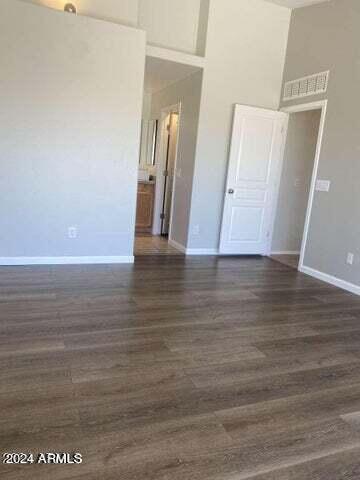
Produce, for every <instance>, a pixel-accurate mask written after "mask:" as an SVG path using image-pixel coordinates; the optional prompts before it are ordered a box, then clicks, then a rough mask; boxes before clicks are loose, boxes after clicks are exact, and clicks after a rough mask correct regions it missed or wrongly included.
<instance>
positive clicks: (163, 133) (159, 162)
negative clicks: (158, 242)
mask: <svg viewBox="0 0 360 480" xmlns="http://www.w3.org/2000/svg"><path fill="white" fill-rule="evenodd" d="M171 113H178V115H179V121H178V129H177V144H176V158H175V165H174V178H173V188H172V198H171V207H170V208H171V211H170V221H169V238H170V239H171V232H172V214H173V208H174V198H175V189H176V169H177V161H178V153H179V135H180V125H181V102H179V103H176V104H175V105H169V106H168V107H164V108H162V109H161V115H160V138H159V145H158V154H157V158H156V182H155V201H154V219H153V227H152V234H153V235H161V233H162V232H161V218H160V215H161V213H162V207H163V199H164V187H165V178H164V174H163V173H164V170H165V162H166V154H167V135H168V132H167V129H166V124H165V120H166V118H167V117H168V115H170V114H171Z"/></svg>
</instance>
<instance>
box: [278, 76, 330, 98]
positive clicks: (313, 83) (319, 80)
mask: <svg viewBox="0 0 360 480" xmlns="http://www.w3.org/2000/svg"><path fill="white" fill-rule="evenodd" d="M329 75H330V71H327V72H321V73H317V74H316V75H310V76H308V77H303V78H298V79H297V80H292V81H291V82H286V83H285V88H284V97H283V100H284V101H286V100H295V99H296V98H301V97H308V96H310V95H319V94H320V93H325V92H326V90H327V87H328V83H329Z"/></svg>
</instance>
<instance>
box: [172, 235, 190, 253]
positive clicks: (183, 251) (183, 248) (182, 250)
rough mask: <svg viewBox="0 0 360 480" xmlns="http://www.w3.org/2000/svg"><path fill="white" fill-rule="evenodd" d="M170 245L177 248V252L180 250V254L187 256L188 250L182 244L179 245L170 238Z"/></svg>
mask: <svg viewBox="0 0 360 480" xmlns="http://www.w3.org/2000/svg"><path fill="white" fill-rule="evenodd" d="M169 245H171V246H172V247H174V248H176V250H179V251H180V252H182V253H185V254H186V248H185V247H184V245H181V243H178V242H176V241H175V240H172V239H171V238H169Z"/></svg>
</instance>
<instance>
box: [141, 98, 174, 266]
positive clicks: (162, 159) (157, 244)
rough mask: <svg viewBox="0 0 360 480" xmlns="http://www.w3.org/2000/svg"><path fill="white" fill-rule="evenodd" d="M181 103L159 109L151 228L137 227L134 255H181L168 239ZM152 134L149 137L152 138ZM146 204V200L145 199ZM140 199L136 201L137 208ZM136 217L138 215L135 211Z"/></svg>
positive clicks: (153, 149)
mask: <svg viewBox="0 0 360 480" xmlns="http://www.w3.org/2000/svg"><path fill="white" fill-rule="evenodd" d="M180 118H181V103H179V104H176V105H171V106H169V107H166V108H164V109H162V111H161V117H160V120H159V122H158V125H157V135H156V144H155V146H154V147H153V148H152V149H151V151H154V152H155V158H154V161H153V166H154V168H155V171H154V178H156V181H155V182H154V185H153V196H154V198H153V201H152V202H151V203H152V205H153V211H152V212H151V224H152V227H151V228H150V230H147V231H141V230H137V232H136V239H135V256H140V255H182V252H180V251H179V250H178V249H176V248H175V247H174V246H173V245H171V244H170V243H171V242H169V239H171V230H172V214H173V207H174V193H175V181H176V166H177V157H178V143H179V130H180ZM153 138H154V137H153V136H152V135H151V139H152V141H153ZM148 204H149V202H148ZM140 208H141V202H140V200H138V210H139V209H140ZM137 217H138V218H140V217H141V216H140V212H139V211H138V214H137Z"/></svg>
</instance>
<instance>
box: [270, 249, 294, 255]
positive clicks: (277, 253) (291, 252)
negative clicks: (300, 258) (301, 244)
mask: <svg viewBox="0 0 360 480" xmlns="http://www.w3.org/2000/svg"><path fill="white" fill-rule="evenodd" d="M270 255H300V252H297V251H291V250H288V251H286V250H285V251H283V252H271V253H270Z"/></svg>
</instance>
